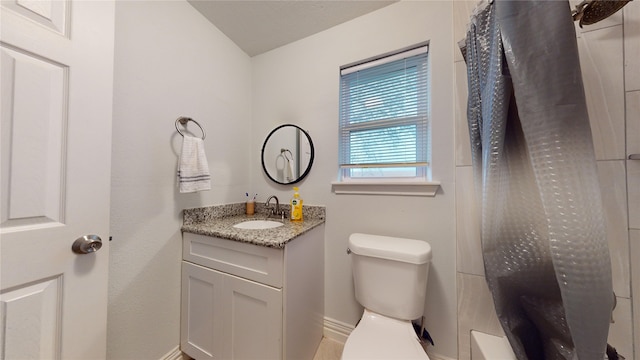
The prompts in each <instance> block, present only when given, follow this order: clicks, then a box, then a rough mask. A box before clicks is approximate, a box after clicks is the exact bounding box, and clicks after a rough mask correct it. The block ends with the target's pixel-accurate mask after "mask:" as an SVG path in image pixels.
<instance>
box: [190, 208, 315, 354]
mask: <svg viewBox="0 0 640 360" xmlns="http://www.w3.org/2000/svg"><path fill="white" fill-rule="evenodd" d="M234 205H238V209H234V207H233V206H234ZM224 206H226V207H228V208H227V209H226V210H225V209H222V210H220V209H215V207H210V208H205V210H203V209H189V210H185V221H184V225H183V228H182V230H183V261H182V309H181V341H180V345H181V349H182V351H183V352H184V353H186V354H187V355H189V356H191V357H193V358H195V359H312V358H313V356H314V353H315V351H316V349H317V347H318V345H319V343H320V341H321V339H322V331H323V319H324V208H322V209H321V210H322V211H321V212H318V213H315V214H314V213H313V212H311V213H310V214H305V221H304V222H303V223H291V222H289V221H288V220H285V221H284V222H283V225H282V226H280V227H277V228H271V229H257V230H256V229H253V230H251V229H238V228H234V227H233V225H235V224H237V223H241V222H244V221H247V220H257V219H265V218H266V216H264V215H260V214H259V213H258V214H256V215H254V216H247V215H243V214H242V212H243V211H244V208H243V204H233V205H224ZM199 210H203V211H204V213H205V215H202V214H203V211H199ZM207 211H208V212H209V213H208V215H207V214H206V213H207ZM216 211H218V213H216ZM318 214H320V215H318ZM314 215H317V216H315V217H313V216H314ZM307 216H309V218H307Z"/></svg>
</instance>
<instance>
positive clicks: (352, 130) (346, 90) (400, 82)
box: [339, 44, 430, 181]
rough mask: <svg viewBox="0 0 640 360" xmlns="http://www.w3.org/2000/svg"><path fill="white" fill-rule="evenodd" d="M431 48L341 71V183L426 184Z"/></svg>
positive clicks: (344, 68)
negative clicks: (402, 181)
mask: <svg viewBox="0 0 640 360" xmlns="http://www.w3.org/2000/svg"><path fill="white" fill-rule="evenodd" d="M427 54H428V46H427V44H419V45H416V46H414V47H411V48H409V49H405V50H402V51H398V52H395V53H392V54H386V55H383V56H380V57H377V58H374V59H369V60H366V61H363V62H360V63H356V64H351V65H347V66H344V67H342V68H341V69H340V126H339V128H340V135H339V136H340V139H339V161H340V164H339V165H340V179H341V180H342V181H350V180H373V179H385V180H392V179H393V180H400V179H403V180H426V178H427V169H428V165H429V162H428V159H429V153H430V151H429V121H428V120H429V119H428V115H429V94H428V73H429V72H428V70H429V69H428V61H427V60H428V59H427Z"/></svg>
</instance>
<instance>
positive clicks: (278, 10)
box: [188, 0, 398, 56]
mask: <svg viewBox="0 0 640 360" xmlns="http://www.w3.org/2000/svg"><path fill="white" fill-rule="evenodd" d="M188 1H189V3H190V4H191V5H192V6H193V7H194V8H196V9H197V10H198V11H200V12H201V13H202V14H203V15H204V16H205V17H206V18H207V19H208V20H209V21H210V22H211V23H212V24H213V25H215V26H216V27H217V28H218V29H220V31H222V32H223V33H224V34H225V35H226V36H227V37H229V38H230V39H231V40H232V41H233V42H235V43H236V44H237V45H238V46H239V47H240V48H241V49H242V50H244V52H246V53H247V54H248V55H249V56H255V55H259V54H262V53H264V52H267V51H269V50H272V49H275V48H277V47H280V46H282V45H286V44H289V43H291V42H294V41H296V40H300V39H302V38H305V37H307V36H310V35H313V34H316V33H318V32H321V31H323V30H326V29H329V28H331V27H333V26H336V25H338V24H341V23H343V22H346V21H349V20H351V19H354V18H357V17H359V16H361V15H364V14H367V13H370V12H372V11H375V10H378V9H380V8H383V7H385V6H387V5H391V4H392V3H394V2H397V1H398V0H392V1H383V0H372V1H368V0H341V1H334V0H320V1H318V0H277V1H260V0H258V1H249V0H235V1H223V0H188Z"/></svg>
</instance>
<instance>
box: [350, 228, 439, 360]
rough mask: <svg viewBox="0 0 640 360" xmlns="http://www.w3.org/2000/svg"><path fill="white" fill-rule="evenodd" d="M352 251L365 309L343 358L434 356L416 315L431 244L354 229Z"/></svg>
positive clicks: (359, 295)
mask: <svg viewBox="0 0 640 360" xmlns="http://www.w3.org/2000/svg"><path fill="white" fill-rule="evenodd" d="M348 252H350V254H351V267H352V272H353V282H354V285H355V291H356V299H357V300H358V302H359V303H360V304H362V306H364V308H365V310H364V313H363V314H362V319H360V322H359V323H358V325H357V326H356V328H355V329H354V330H353V331H352V332H351V335H349V337H348V338H347V342H346V343H345V345H344V350H343V352H342V359H343V360H351V359H429V357H428V356H427V354H426V353H425V351H424V349H423V348H422V345H420V342H419V340H418V336H417V335H416V333H415V331H414V329H413V325H412V324H411V320H414V319H418V318H420V317H421V316H422V313H423V310H424V300H425V295H426V289H427V276H428V274H429V262H430V261H431V246H430V245H429V244H428V243H426V242H424V241H420V240H411V239H401V238H395V237H388V236H377V235H366V234H352V235H351V236H350V237H349V251H348Z"/></svg>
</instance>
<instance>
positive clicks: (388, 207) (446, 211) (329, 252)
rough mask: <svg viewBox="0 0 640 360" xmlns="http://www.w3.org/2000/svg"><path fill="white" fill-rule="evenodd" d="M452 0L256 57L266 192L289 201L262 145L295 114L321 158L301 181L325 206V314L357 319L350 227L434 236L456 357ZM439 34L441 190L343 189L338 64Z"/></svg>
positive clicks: (431, 306)
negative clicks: (430, 194) (423, 193)
mask: <svg viewBox="0 0 640 360" xmlns="http://www.w3.org/2000/svg"><path fill="white" fill-rule="evenodd" d="M452 21H453V20H452V3H451V2H448V1H403V2H400V3H397V4H394V5H391V6H388V7H385V8H383V9H381V10H378V11H376V12H373V13H370V14H368V15H365V16H362V17H360V18H357V19H355V20H352V21H350V22H347V23H344V24H342V25H339V26H336V27H334V28H331V29H329V30H327V31H324V32H322V33H319V34H316V35H314V36H311V37H308V38H305V39H303V40H300V41H297V42H295V43H292V44H289V45H286V46H283V47H281V48H278V49H276V50H273V51H270V52H268V53H265V54H262V55H259V56H256V57H254V58H252V64H253V79H252V83H253V103H252V104H253V105H252V108H253V134H252V139H251V147H252V153H251V162H252V168H253V171H254V177H253V182H252V183H253V186H254V190H255V191H256V192H257V193H259V195H258V199H259V200H260V201H264V200H265V199H266V197H267V196H268V195H271V194H276V195H277V196H278V197H279V198H280V200H281V201H282V202H286V203H288V200H289V199H290V198H291V195H292V194H293V191H292V190H291V187H290V186H281V185H277V184H274V183H272V182H270V181H269V180H268V178H267V177H266V176H265V175H264V174H263V173H262V171H260V166H261V165H260V149H261V147H262V144H263V141H264V139H265V137H266V136H267V135H268V134H269V132H270V130H271V129H273V128H275V127H276V126H277V125H280V124H283V123H293V124H296V125H299V126H301V127H302V128H303V129H305V130H307V131H308V132H309V133H310V135H311V137H312V139H313V142H314V145H315V150H316V158H315V162H314V164H313V168H312V170H311V172H310V173H309V175H308V177H307V178H306V179H305V180H304V181H303V182H302V183H300V184H298V185H299V186H300V194H301V196H302V198H303V199H304V201H305V204H313V205H326V207H327V222H326V237H325V240H326V245H325V246H326V248H325V316H327V317H329V318H331V319H334V320H337V321H341V322H344V323H347V324H351V325H355V323H356V322H357V321H358V319H359V317H360V315H361V313H362V309H361V307H360V306H359V305H358V303H357V302H356V300H355V297H354V292H353V283H352V279H351V268H350V262H349V258H348V256H347V254H346V248H347V239H348V236H349V235H350V234H351V233H354V232H365V233H374V234H381V235H389V236H398V237H407V238H416V239H422V240H426V241H428V242H429V243H430V244H431V246H432V249H433V254H434V258H433V263H432V266H431V271H430V274H429V284H428V295H427V304H426V316H427V328H428V330H429V331H430V333H431V335H432V336H433V338H434V340H435V342H436V347H435V349H433V352H434V353H437V354H440V355H444V356H447V357H451V358H456V357H457V355H456V354H457V349H456V348H457V339H456V336H457V335H456V278H455V261H456V254H455V211H454V202H455V200H454V189H455V184H454V182H453V181H454V180H453V179H454V141H453V138H454V126H453V118H454V114H453V81H454V78H453V63H454V60H453V51H452V46H451V44H452V43H453V36H452ZM425 40H429V41H430V50H429V51H430V63H431V64H430V66H431V84H432V116H431V121H432V134H433V135H432V136H433V150H432V153H433V159H432V160H433V180H436V181H440V182H441V184H442V188H441V190H440V192H439V193H438V195H437V196H436V197H435V198H424V197H402V196H367V195H357V196H354V195H335V194H334V193H333V192H332V191H331V182H332V181H334V180H336V176H337V164H338V87H339V67H340V66H341V65H345V64H348V63H351V62H354V61H357V60H362V59H365V58H368V57H371V56H374V55H379V54H382V53H385V52H389V51H393V50H397V49H400V48H403V47H406V46H409V45H413V44H416V43H419V42H423V41H425Z"/></svg>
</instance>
